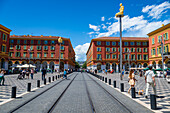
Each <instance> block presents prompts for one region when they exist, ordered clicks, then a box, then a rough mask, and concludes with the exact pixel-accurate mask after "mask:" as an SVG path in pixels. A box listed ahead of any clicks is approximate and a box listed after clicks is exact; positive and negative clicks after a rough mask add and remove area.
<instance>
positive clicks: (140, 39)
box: [86, 37, 149, 55]
mask: <svg viewBox="0 0 170 113" xmlns="http://www.w3.org/2000/svg"><path fill="white" fill-rule="evenodd" d="M93 41H120V37H98V38H94V39H92V40H91V42H90V46H89V48H88V50H87V53H88V51H89V49H90V47H91V45H92V42H93ZM122 41H149V38H148V37H122ZM87 53H86V55H87Z"/></svg>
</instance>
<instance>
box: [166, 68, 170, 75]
mask: <svg viewBox="0 0 170 113" xmlns="http://www.w3.org/2000/svg"><path fill="white" fill-rule="evenodd" d="M167 76H170V70H169V69H167V71H166V77H167Z"/></svg>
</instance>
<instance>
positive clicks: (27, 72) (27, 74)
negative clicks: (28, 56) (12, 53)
mask: <svg viewBox="0 0 170 113" xmlns="http://www.w3.org/2000/svg"><path fill="white" fill-rule="evenodd" d="M26 77H27V78H28V79H29V70H28V69H27V70H26Z"/></svg>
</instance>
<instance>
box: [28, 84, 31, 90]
mask: <svg viewBox="0 0 170 113" xmlns="http://www.w3.org/2000/svg"><path fill="white" fill-rule="evenodd" d="M27 91H31V83H28V87H27Z"/></svg>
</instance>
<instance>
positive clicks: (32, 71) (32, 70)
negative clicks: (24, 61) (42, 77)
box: [31, 68, 34, 79]
mask: <svg viewBox="0 0 170 113" xmlns="http://www.w3.org/2000/svg"><path fill="white" fill-rule="evenodd" d="M33 76H34V69H33V68H32V69H31V79H33Z"/></svg>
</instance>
